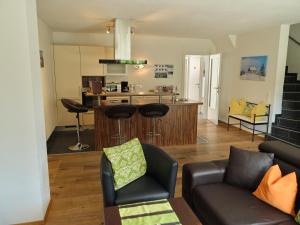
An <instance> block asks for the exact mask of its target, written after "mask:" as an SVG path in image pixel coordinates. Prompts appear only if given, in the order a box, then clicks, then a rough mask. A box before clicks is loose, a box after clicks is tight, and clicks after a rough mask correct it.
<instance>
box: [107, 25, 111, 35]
mask: <svg viewBox="0 0 300 225" xmlns="http://www.w3.org/2000/svg"><path fill="white" fill-rule="evenodd" d="M110 31H111V26H107V27H106V33H107V34H110Z"/></svg>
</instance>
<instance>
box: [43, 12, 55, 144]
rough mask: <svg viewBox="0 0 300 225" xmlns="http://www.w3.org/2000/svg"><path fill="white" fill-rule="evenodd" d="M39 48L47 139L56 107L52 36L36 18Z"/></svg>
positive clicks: (53, 120) (53, 125)
mask: <svg viewBox="0 0 300 225" xmlns="http://www.w3.org/2000/svg"><path fill="white" fill-rule="evenodd" d="M38 31H39V49H40V50H42V51H43V56H44V63H45V67H44V68H40V73H41V81H42V92H43V100H44V113H45V127H46V138H47V139H48V138H49V137H50V135H51V134H52V132H53V130H54V129H55V126H56V121H57V107H56V93H55V80H54V74H53V71H54V70H53V38H52V30H51V28H50V27H49V26H48V25H47V24H46V23H45V22H44V21H43V20H41V19H40V18H39V19H38Z"/></svg>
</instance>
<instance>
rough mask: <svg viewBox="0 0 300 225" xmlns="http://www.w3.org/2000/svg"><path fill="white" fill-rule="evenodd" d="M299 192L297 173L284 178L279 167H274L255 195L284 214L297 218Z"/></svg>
mask: <svg viewBox="0 0 300 225" xmlns="http://www.w3.org/2000/svg"><path fill="white" fill-rule="evenodd" d="M297 191H298V189H297V178H296V173H295V172H292V173H289V174H287V175H285V176H282V173H281V170H280V168H279V166H278V165H274V166H272V167H271V168H270V169H269V170H268V172H267V173H266V174H265V176H264V178H263V179H262V181H261V182H260V184H259V185H258V188H257V189H256V191H255V192H253V195H254V196H255V197H257V198H259V199H260V200H262V201H264V202H266V203H267V204H269V205H272V206H274V207H275V208H277V209H279V210H281V211H282V212H285V213H287V214H290V215H292V216H295V200H296V195H297Z"/></svg>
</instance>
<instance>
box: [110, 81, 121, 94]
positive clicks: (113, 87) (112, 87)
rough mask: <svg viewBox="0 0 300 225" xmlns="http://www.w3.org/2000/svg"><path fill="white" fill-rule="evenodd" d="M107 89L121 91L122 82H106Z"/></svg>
mask: <svg viewBox="0 0 300 225" xmlns="http://www.w3.org/2000/svg"><path fill="white" fill-rule="evenodd" d="M106 91H107V92H121V84H120V83H115V82H111V83H106Z"/></svg>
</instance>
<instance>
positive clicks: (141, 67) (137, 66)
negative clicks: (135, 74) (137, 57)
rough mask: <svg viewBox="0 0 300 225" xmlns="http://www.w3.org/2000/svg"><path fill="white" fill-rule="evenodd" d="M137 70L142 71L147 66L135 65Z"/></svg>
mask: <svg viewBox="0 0 300 225" xmlns="http://www.w3.org/2000/svg"><path fill="white" fill-rule="evenodd" d="M134 67H135V68H136V69H138V70H140V69H143V68H144V67H145V66H144V65H143V64H139V65H135V66H134Z"/></svg>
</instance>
